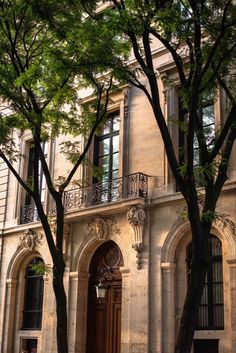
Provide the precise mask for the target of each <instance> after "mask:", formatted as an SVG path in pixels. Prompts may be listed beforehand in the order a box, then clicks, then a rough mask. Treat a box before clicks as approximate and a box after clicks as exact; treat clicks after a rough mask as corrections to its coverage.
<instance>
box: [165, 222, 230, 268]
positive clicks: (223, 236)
mask: <svg viewBox="0 0 236 353" xmlns="http://www.w3.org/2000/svg"><path fill="white" fill-rule="evenodd" d="M211 234H213V235H215V236H217V237H218V238H219V239H220V240H221V242H222V246H223V248H224V249H225V254H226V256H227V259H235V256H236V239H235V237H234V236H233V234H232V230H231V228H230V226H229V225H223V223H222V222H219V221H218V222H213V225H212V229H211ZM181 240H184V241H186V242H188V241H189V242H190V240H191V228H190V223H189V222H188V221H184V220H180V221H179V222H177V223H176V224H175V225H174V226H173V227H172V228H171V230H170V231H169V233H168V234H167V237H166V239H165V241H164V244H163V247H162V253H161V262H162V263H167V262H175V254H176V249H177V247H178V246H179V245H180V243H181Z"/></svg>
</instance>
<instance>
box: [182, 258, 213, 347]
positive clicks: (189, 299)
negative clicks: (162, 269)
mask: <svg viewBox="0 0 236 353" xmlns="http://www.w3.org/2000/svg"><path fill="white" fill-rule="evenodd" d="M199 258H200V261H199ZM199 258H198V259H197V261H195V263H192V266H191V274H190V281H189V285H188V290H187V295H186V298H185V302H184V307H183V312H182V317H181V321H180V327H179V333H178V340H177V344H176V346H175V353H190V351H191V347H192V342H193V336H194V330H195V324H196V319H197V314H198V308H199V305H200V303H201V298H202V293H203V289H204V285H205V279H206V273H207V268H208V266H207V264H206V261H204V259H203V261H201V259H202V256H201V257H199Z"/></svg>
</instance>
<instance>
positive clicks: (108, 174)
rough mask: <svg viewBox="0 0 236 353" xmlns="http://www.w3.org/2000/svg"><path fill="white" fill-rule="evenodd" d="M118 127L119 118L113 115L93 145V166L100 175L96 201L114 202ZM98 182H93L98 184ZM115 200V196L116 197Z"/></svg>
mask: <svg viewBox="0 0 236 353" xmlns="http://www.w3.org/2000/svg"><path fill="white" fill-rule="evenodd" d="M119 127H120V117H119V115H118V114H113V115H112V116H111V117H110V118H109V119H108V120H107V122H106V124H105V126H104V129H103V131H102V134H101V135H100V136H97V138H96V143H95V145H94V146H95V150H94V155H95V165H97V166H98V167H99V169H100V171H101V173H102V183H103V184H102V190H101V195H102V196H101V197H100V199H99V197H98V200H96V201H99V200H100V201H101V200H102V201H103V202H105V201H111V200H114V199H115V198H114V195H117V194H118V193H117V190H115V189H117V188H118V186H114V185H115V184H114V182H112V181H113V180H114V179H117V178H118V171H119ZM98 181H99V180H95V182H98ZM116 198H117V196H116Z"/></svg>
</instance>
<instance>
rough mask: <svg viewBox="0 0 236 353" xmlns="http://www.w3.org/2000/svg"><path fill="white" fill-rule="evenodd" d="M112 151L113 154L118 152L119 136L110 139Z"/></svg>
mask: <svg viewBox="0 0 236 353" xmlns="http://www.w3.org/2000/svg"><path fill="white" fill-rule="evenodd" d="M112 151H113V153H114V152H118V151H119V135H116V136H114V137H113V138H112Z"/></svg>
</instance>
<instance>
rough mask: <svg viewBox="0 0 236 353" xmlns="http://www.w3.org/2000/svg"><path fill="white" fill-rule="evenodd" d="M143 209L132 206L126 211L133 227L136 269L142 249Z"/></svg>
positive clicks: (139, 267)
mask: <svg viewBox="0 0 236 353" xmlns="http://www.w3.org/2000/svg"><path fill="white" fill-rule="evenodd" d="M145 217H146V214H145V211H144V209H143V208H141V207H139V208H138V207H136V206H132V207H130V209H129V211H128V212H127V219H128V222H129V224H130V225H131V227H132V228H133V235H134V237H133V242H132V247H133V249H134V250H135V251H136V258H137V261H136V264H137V269H138V270H140V269H141V262H142V261H141V258H142V255H141V252H142V250H143V233H144V222H145Z"/></svg>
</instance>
